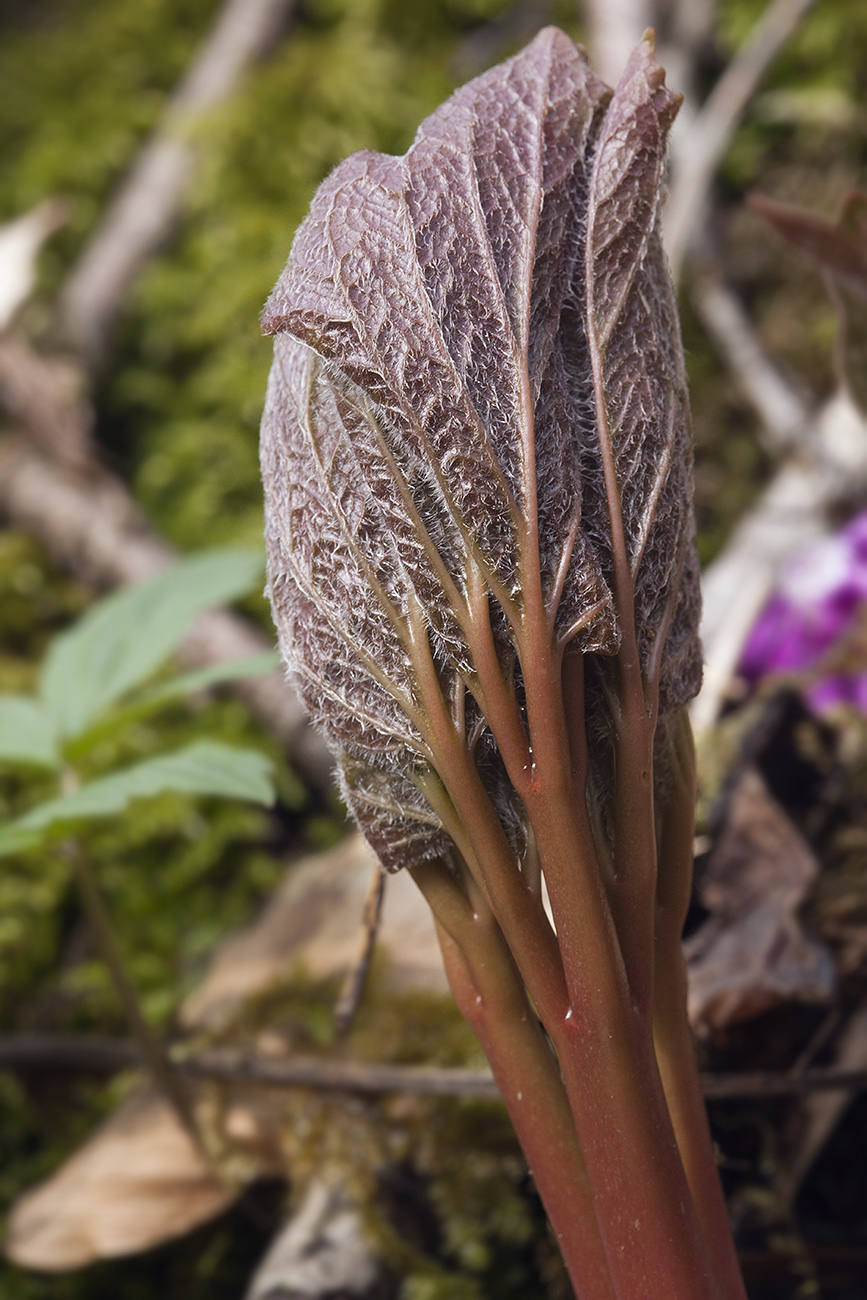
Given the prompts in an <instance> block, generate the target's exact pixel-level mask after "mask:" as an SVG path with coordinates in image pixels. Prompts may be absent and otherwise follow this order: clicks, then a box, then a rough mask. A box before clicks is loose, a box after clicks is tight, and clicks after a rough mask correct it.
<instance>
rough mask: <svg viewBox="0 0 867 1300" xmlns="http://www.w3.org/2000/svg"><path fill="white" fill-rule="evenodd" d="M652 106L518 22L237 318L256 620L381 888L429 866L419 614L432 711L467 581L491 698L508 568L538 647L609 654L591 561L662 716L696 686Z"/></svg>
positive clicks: (308, 228) (506, 644)
mask: <svg viewBox="0 0 867 1300" xmlns="http://www.w3.org/2000/svg"><path fill="white" fill-rule="evenodd" d="M678 102H679V100H678V97H677V96H675V95H673V94H671V93H670V92H669V91H667V90H666V89H665V88H664V85H663V74H662V71H661V69H660V68H659V67H658V66H657V64H656V63H655V62H654V60H653V55H652V48H651V46H650V44H649V42H645V43H643V44H642V45H641V46H640V47H639V48H638V50H637V51H636V53H635V54H634V55H633V57H632V59H631V61H630V64H629V66H628V67H627V69H626V72H625V73H624V77H623V79H622V80H621V83H620V85H619V86H618V88H617V90H616V91H615V92H614V93H613V96H612V92H611V90H610V89H609V88H608V87H607V86H605V85H604V84H603V83H602V82H601V81H599V80H598V79H597V78H596V77H595V76H594V75H593V73H592V72H591V71H590V69H589V67H588V65H587V59H586V55H585V53H584V51H583V50H582V49H581V48H580V47H578V46H576V45H575V44H573V42H572V41H571V40H570V39H569V38H568V37H566V36H565V35H564V34H563V33H562V32H560V31H558V30H557V29H555V28H547V29H545V30H544V31H542V32H541V33H540V34H539V36H538V37H537V38H536V39H535V40H534V41H533V42H532V44H531V45H529V46H528V47H527V48H526V49H525V50H524V51H523V52H522V53H520V54H518V55H517V56H516V57H515V58H513V59H510V60H509V61H507V62H506V63H503V64H501V65H499V66H498V67H495V68H493V69H492V70H491V71H490V72H488V73H486V74H485V75H484V76H481V77H479V78H477V79H476V80H475V81H472V82H470V83H469V84H468V85H466V86H464V87H463V88H462V89H461V90H459V91H458V92H457V93H456V94H455V95H453V96H452V98H451V99H450V100H448V101H447V103H445V104H443V105H442V106H441V107H440V108H439V109H438V110H437V111H436V112H435V113H434V114H433V115H432V116H431V117H430V118H428V119H427V121H425V122H424V123H422V126H421V127H420V129H419V132H418V134H417V136H416V140H415V143H414V144H413V145H412V147H411V148H410V149H409V151H408V152H407V153H406V155H405V156H404V157H402V158H394V157H389V156H385V155H382V154H376V153H369V152H364V153H358V154H354V155H353V156H352V157H350V158H348V159H347V160H346V161H345V162H344V163H342V164H341V165H340V166H339V167H338V168H336V170H335V171H334V172H332V174H331V175H330V176H329V177H328V178H327V179H326V181H325V182H324V183H323V184H322V186H321V187H320V189H319V190H318V192H317V194H316V195H315V197H314V199H313V203H312V206H311V211H310V214H309V216H308V217H307V218H306V220H305V221H304V222H303V223H302V225H301V227H300V229H299V230H298V233H297V235H296V238H295V242H294V245H293V248H292V251H291V254H290V257H289V261H288V264H287V267H286V269H285V271H284V273H283V275H282V276H281V278H280V280H279V282H278V284H277V286H276V288H275V290H274V292H273V294H272V296H271V298H270V300H269V302H268V304H267V307H266V309H265V313H264V318H263V326H264V329H265V330H266V332H268V333H271V334H273V335H275V344H274V366H273V369H272V372H271V378H270V382H269V388H268V397H267V403H266V408H265V414H264V418H263V424H262V466H263V477H264V482H265V489H266V540H267V548H268V555H269V582H270V592H271V600H272V605H273V610H274V616H275V621H276V624H277V627H278V630H279V634H280V641H281V648H282V651H283V654H284V657H285V659H286V662H287V664H288V665H289V668H290V671H291V672H292V674H293V675H294V678H295V680H296V683H297V685H298V687H299V689H300V691H301V694H302V696H303V697H304V699H305V701H306V703H307V706H308V708H309V709H310V711H311V713H312V715H313V717H314V719H316V720H317V721H318V723H319V724H320V725H321V726H322V727H323V729H324V730H325V731H326V733H327V735H328V736H329V737H330V738H331V740H332V743H333V744H334V746H335V748H336V749H337V750H338V751H339V753H340V755H341V756H342V757H341V761H340V770H341V773H342V777H341V779H342V784H343V789H344V793H345V795H346V797H347V799H348V801H349V804H350V807H351V808H352V810H353V812H354V813H355V815H356V817H357V819H358V821H359V823H360V825H361V827H362V829H363V830H364V831H365V833H366V834H367V836H368V838H369V840H370V842H371V843H372V845H373V847H374V848H375V849H376V850H377V852H378V853H379V854H380V857H381V859H382V861H383V862H384V863H385V865H386V866H388V867H392V868H395V867H397V866H399V865H401V863H402V862H405V861H406V860H408V857H409V858H413V857H414V858H415V859H416V860H417V859H418V858H420V857H424V856H428V855H432V854H435V853H438V852H441V851H442V850H443V848H444V847H445V845H446V843H447V839H446V837H445V836H444V833H443V832H442V830H441V829H440V827H439V823H438V821H437V818H436V816H435V815H434V814H433V812H432V811H431V809H430V808H429V807H428V805H427V803H426V801H425V800H424V798H423V796H422V795H421V794H420V793H419V791H418V777H419V776H420V775H423V774H424V773H425V772H426V771H429V770H430V768H431V767H435V761H436V760H435V754H434V753H433V752H432V749H431V747H430V744H429V738H428V736H427V734H426V728H425V716H424V711H423V709H422V707H421V703H420V698H419V692H418V686H417V669H416V661H415V659H414V655H413V646H414V644H417V643H414V641H413V632H412V628H413V626H416V627H417V620H416V622H415V623H414V621H413V620H414V615H415V614H416V613H417V612H418V611H421V613H422V615H423V618H424V626H425V627H426V630H427V636H428V638H429V642H430V647H431V651H432V655H433V659H434V662H435V664H436V670H437V673H438V676H439V680H440V684H441V686H442V691H443V695H444V697H445V698H446V699H447V700H452V699H454V700H457V699H459V698H461V697H462V696H463V686H462V683H464V682H468V683H469V684H470V687H471V688H472V680H473V677H472V675H473V654H472V648H471V642H472V640H473V637H472V630H471V628H470V629H469V630H468V611H467V601H466V593H467V591H468V589H469V588H470V586H473V585H474V586H475V587H476V588H477V587H478V584H479V583H482V584H483V586H485V587H487V589H488V591H489V592H490V597H491V598H490V608H491V621H492V626H493V629H494V636H495V641H496V644H497V646H498V651H499V654H500V659H501V662H502V663H503V664H504V665H505V667H506V669H507V671H508V672H509V673H514V674H518V678H517V680H518V686H519V689H520V665H519V663H518V661H517V657H516V655H515V651H514V648H513V647H512V644H511V642H512V634H511V631H510V628H512V627H514V625H515V622H516V620H519V619H520V617H521V611H522V607H523V606H522V602H523V592H524V591H525V590H526V589H527V588H526V583H527V581H528V575H529V574H530V573H531V570H532V568H533V566H535V567H536V570H537V574H536V575H534V576H536V577H537V580H538V577H539V576H540V577H541V589H542V592H543V594H544V597H545V601H546V606H547V608H546V617H547V620H548V623H549V625H550V628H551V629H552V634H553V635H554V636H556V637H558V638H559V639H560V640H561V642H564V643H565V642H567V641H569V642H571V644H572V646H573V647H574V648H575V649H577V650H580V651H581V652H583V653H584V654H592V655H594V657H596V658H597V661H598V662H600V663H604V659H603V658H602V657H604V656H612V655H615V654H616V653H617V650H618V646H619V643H620V631H621V624H620V618H619V615H618V608H617V591H616V582H615V561H614V557H615V553H616V552H617V548H618V546H619V547H620V551H621V552H623V551H624V549H625V552H626V556H627V564H628V569H629V572H630V574H631V580H632V582H633V583H634V595H635V606H636V612H637V616H638V619H639V624H640V629H641V631H640V646H641V650H642V656H643V659H644V661H645V663H646V664H647V665H648V666H649V667H652V665H653V663H654V656H656V659H657V661H658V662H657V671H660V667H659V666H660V665H661V680H662V697H663V703H664V707H665V708H666V709H670V708H673V707H677V706H679V705H680V704H681V703H683V702H684V700H685V699H687V698H688V697H689V696H690V695H691V694H692V693H694V691H695V689H696V688H697V684H698V683H697V675H698V673H699V672H700V668H699V656H698V642H697V636H696V624H697V615H698V598H697V569H696V566H695V562H694V545H693V540H692V514H691V482H690V477H691V463H690V439H689V416H688V407H687V398H686V388H685V381H684V374H683V364H682V356H681V345H680V336H679V329H678V324H677V318H676V314H675V308H674V303H673V298H672V292H671V288H670V284H669V280H668V275H667V271H666V268H665V265H664V261H663V255H662V250H661V244H660V240H659V235H658V231H657V208H658V200H659V190H660V182H661V174H662V168H663V163H664V154H665V138H666V134H667V131H668V128H669V126H670V123H671V121H672V119H673V117H674V114H675V112H676V109H677V105H678ZM600 403H601V406H602V407H603V408H604V410H600ZM606 457H608V460H609V461H610V462H611V463H612V464H613V465H614V467H615V474H616V483H617V486H616V488H615V489H614V496H613V497H612V493H611V490H610V488H608V489H607V488H606V476H605V463H606ZM609 477H610V476H609ZM615 516H616V519H615ZM684 575H686V579H687V580H686V581H685V582H683V581H682V578H683V576H684ZM679 592H681V593H682V594H680V595H678V593H679ZM672 612H673V617H672ZM663 642H664V643H665V645H664V648H663ZM470 706H471V707H470V708H469V709H468V711H467V724H466V725H467V728H468V732H471V733H472V734H468V743H477V742H479V740H480V737H481V744H480V745H479V753H484V762H483V764H482V767H483V769H484V777H485V780H486V783H487V784H488V787H489V789H490V791H491V793H492V797H493V798H494V801H495V804H496V805H497V806H498V807H499V808H500V810H501V814H502V816H503V819H504V823H506V824H507V825H509V824H510V823H511V825H509V829H510V831H511V832H512V833H513V838H514V832H513V826H514V823H515V822H516V820H518V818H517V817H516V809H515V807H514V803H515V800H514V796H512V798H511V799H510V796H509V794H508V793H506V794H504V793H503V786H504V773H503V770H502V764H500V763H499V762H498V759H497V756H496V753H495V752H494V754H493V756H492V753H491V748H492V747H491V744H490V738H489V737H485V735H484V721H483V719H480V718H479V717H478V716H477V711H475V712H474V710H473V707H472V701H471V700H470Z"/></svg>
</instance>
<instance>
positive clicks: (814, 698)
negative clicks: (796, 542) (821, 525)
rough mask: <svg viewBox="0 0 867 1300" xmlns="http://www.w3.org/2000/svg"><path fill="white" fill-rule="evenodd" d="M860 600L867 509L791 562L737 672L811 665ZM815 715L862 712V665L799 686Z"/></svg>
mask: <svg viewBox="0 0 867 1300" xmlns="http://www.w3.org/2000/svg"><path fill="white" fill-rule="evenodd" d="M865 603H867V511H863V512H862V513H861V514H859V515H856V516H855V518H854V519H853V520H852V521H851V522H850V523H849V524H847V526H846V527H845V528H843V529H841V531H840V532H838V533H835V534H834V535H833V536H831V537H824V538H821V539H819V540H817V541H814V542H810V543H808V545H806V546H804V547H803V548H802V550H800V551H798V553H797V554H796V555H794V556H792V557H791V559H790V560H788V561H787V562H786V563H785V564H784V565H783V567H782V569H781V571H780V577H779V581H778V584H777V587H776V590H775V591H774V593H773V595H772V596H771V598H770V600H769V601H768V603H767V604H766V605H765V608H764V609H763V610H762V612H761V614H760V615H759V617H758V619H757V620H756V622H755V624H754V625H753V629H752V631H751V633H750V635H749V638H748V640H747V643H746V645H745V647H744V650H743V654H742V656H741V661H740V665H739V672H740V674H741V676H742V677H744V678H745V679H746V680H747V681H748V682H749V683H750V684H751V685H755V684H757V683H758V682H759V680H760V679H761V678H763V677H769V676H773V675H775V674H780V673H785V674H794V673H804V672H809V670H811V669H813V668H815V667H816V666H817V665H818V664H820V662H821V660H822V659H823V658H824V657H825V656H826V655H827V654H828V653H829V652H830V651H832V650H833V649H834V647H835V646H836V645H837V644H838V643H839V642H840V640H841V639H842V638H843V637H844V636H845V635H846V634H847V633H848V632H849V631H850V630H851V629H852V628H853V627H854V625H855V623H856V620H857V618H858V614H859V611H860V610H861V609H862V607H863V606H864V605H865ZM804 694H805V697H806V699H807V701H808V703H809V704H810V705H811V707H812V708H813V709H814V711H815V712H817V713H824V712H827V711H828V710H829V709H832V708H834V707H836V706H838V705H840V704H848V705H850V706H854V707H855V708H857V709H859V710H860V711H861V712H862V713H865V714H867V662H865V663H864V664H863V666H862V665H861V664H855V665H851V664H847V666H846V670H845V671H839V670H837V669H836V668H835V669H833V670H831V671H829V672H828V673H827V674H822V675H821V677H820V678H819V679H818V680H814V681H812V682H811V683H810V685H809V686H807V688H806V689H805V692H804Z"/></svg>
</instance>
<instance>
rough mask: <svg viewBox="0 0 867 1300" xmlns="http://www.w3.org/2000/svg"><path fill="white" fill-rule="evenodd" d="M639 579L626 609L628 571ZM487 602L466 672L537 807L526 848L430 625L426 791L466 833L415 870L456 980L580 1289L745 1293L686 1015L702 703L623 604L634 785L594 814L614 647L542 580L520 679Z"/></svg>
mask: <svg viewBox="0 0 867 1300" xmlns="http://www.w3.org/2000/svg"><path fill="white" fill-rule="evenodd" d="M528 568H530V570H531V571H532V566H528ZM618 587H619V590H618V592H617V595H618V605H619V612H622V611H624V610H625V608H626V601H627V600H628V599H629V595H630V592H629V575H628V571H627V572H625V573H624V574H623V575H622V582H620V583H618ZM486 611H487V607H486V606H485V607H484V611H483V607H482V606H481V605H477V606H476V608H475V610H474V614H475V618H474V619H473V620H471V621H468V622H467V623H466V625H465V631H466V634H467V636H468V639H469V640H470V643H471V647H472V650H473V653H474V662H475V673H474V674H473V675H472V677H470V678H468V679H467V689H469V690H471V691H472V693H473V694H474V695H475V696H476V698H477V700H478V701H479V703H480V704H481V706H482V708H483V710H484V713H485V717H486V719H487V722H488V724H489V726H490V728H491V732H492V733H493V737H494V739H495V741H496V743H497V746H498V748H499V751H500V754H501V755H502V758H503V761H504V764H505V767H506V770H507V773H508V777H509V780H510V781H511V783H512V785H513V787H514V790H515V792H516V794H517V795H518V797H519V798H520V800H521V803H522V805H523V807H524V809H525V810H526V819H527V824H528V836H529V840H528V847H527V851H526V852H525V854H524V856H523V859H522V860H519V859H518V857H517V856H516V854H515V851H514V848H513V846H512V844H510V842H509V840H508V838H507V836H506V833H505V831H504V828H503V826H502V824H501V821H500V819H499V818H498V816H497V813H496V811H495V808H494V805H493V802H492V800H491V798H490V796H489V794H488V792H487V790H486V788H485V784H484V782H483V780H482V777H481V776H480V773H479V770H478V767H477V764H476V761H475V758H474V755H473V753H472V750H471V746H470V745H469V744H468V742H467V737H466V736H465V735H464V734H463V732H462V728H461V719H462V717H463V714H464V710H462V709H455V708H454V705H453V701H452V702H451V705H450V704H449V703H447V702H446V700H445V698H444V696H443V693H442V691H441V690H440V686H439V682H438V679H437V673H436V670H435V666H434V662H433V658H432V657H431V656H430V654H429V652H428V651H427V650H426V646H427V641H426V638H423V637H421V636H419V637H418V638H416V640H415V648H416V666H417V671H418V681H419V683H420V704H421V708H422V712H423V715H424V718H425V730H426V733H427V734H426V741H427V743H428V745H429V748H430V751H431V754H432V756H433V759H434V771H435V774H431V775H430V776H428V777H426V778H424V784H423V788H424V792H425V794H426V796H427V798H428V799H429V801H430V803H431V805H432V806H433V807H434V809H435V810H436V812H437V813H438V815H439V817H440V818H441V821H442V824H443V826H444V827H445V828H446V830H447V831H448V832H449V834H450V836H451V838H452V840H453V842H454V845H455V851H454V853H453V854H452V855H451V856H443V857H441V858H439V859H435V860H433V861H429V862H425V863H421V864H419V865H417V866H415V867H414V868H412V873H413V875H414V877H415V880H416V882H417V883H418V885H419V887H420V888H421V889H422V891H423V892H424V894H425V896H426V898H427V899H428V901H429V903H430V906H431V908H432V910H433V913H434V916H435V918H436V922H437V926H438V929H439V932H440V936H441V942H442V947H443V953H444V957H445V963H446V968H447V972H448V976H449V980H450V983H451V987H452V990H453V992H454V995H455V998H456V1000H457V1002H458V1005H459V1006H460V1008H461V1010H462V1012H463V1014H464V1015H465V1016H466V1018H467V1020H468V1021H469V1023H470V1024H471V1026H472V1027H473V1029H474V1030H475V1032H476V1033H477V1035H478V1037H479V1040H480V1042H481V1044H482V1046H483V1048H484V1050H485V1053H486V1055H487V1057H488V1059H489V1061H490V1064H491V1067H492V1070H493V1072H494V1075H495V1077H496V1079H497V1082H498V1085H499V1087H500V1091H501V1093H502V1096H503V1100H504V1102H505V1104H506V1106H507V1108H508V1110H509V1113H510V1115H511V1117H512V1120H513V1122H514V1125H515V1129H516V1132H517V1134H518V1137H519V1140H520V1141H521V1143H522V1145H523V1147H524V1150H525V1152H526V1155H527V1158H528V1161H529V1163H530V1166H531V1169H532V1172H533V1175H534V1177H535V1180H536V1183H537V1186H538V1188H539V1191H540V1194H541V1196H542V1198H543V1201H544V1203H545V1205H546V1208H547V1211H548V1213H549V1216H550V1219H551V1223H552V1225H553V1227H554V1231H555V1233H556V1235H557V1239H558V1241H559V1243H560V1246H561V1248H562V1251H563V1255H564V1258H565V1260H566V1263H567V1267H568V1269H569V1272H570V1276H571V1278H572V1281H573V1284H574V1287H575V1290H576V1294H577V1295H578V1297H579V1298H580V1300H613V1298H614V1297H617V1300H744V1295H745V1293H744V1289H743V1283H742V1281H741V1278H740V1273H739V1270H738V1265H737V1260H736V1257H735V1251H734V1247H733V1243H732V1238H731V1234H730V1230H729V1227H728V1221H727V1215H726V1208H725V1202H724V1199H723V1195H722V1191H721V1188H720V1184H719V1180H718V1177H717V1173H716V1168H715V1165H714V1158H713V1148H712V1144H711V1140H710V1136H709V1132H708V1127H707V1119H706V1116H705V1112H704V1105H703V1102H702V1098H701V1092H700V1087H699V1080H698V1072H697V1065H696V1061H695V1057H694V1053H693V1047H692V1040H691V1035H690V1030H689V1025H688V1022H687V1018H686V985H685V973H684V965H683V958H682V954H681V948H680V933H681V928H682V925H683V920H684V917H685V913H686V908H687V905H688V901H689V890H690V880H691V870H692V837H693V819H694V801H695V783H694V759H693V751H692V742H691V735H690V730H689V723H688V720H687V718H686V715H685V714H684V713H682V712H681V713H679V714H677V715H675V716H674V717H673V718H668V719H664V720H663V721H662V722H661V723H660V724H659V726H657V712H658V709H657V700H658V683H657V682H655V681H654V680H652V678H651V677H650V676H649V674H648V672H647V671H642V668H641V665H640V658H639V652H638V646H637V643H636V634H635V630H634V620H633V619H632V618H631V617H628V616H627V617H625V618H623V617H622V616H621V619H620V624H621V628H622V629H623V641H622V644H621V648H620V652H619V654H618V656H617V660H616V671H615V672H614V674H611V673H609V681H611V680H613V681H614V682H615V686H614V689H613V692H609V694H610V696H611V703H612V706H613V707H612V714H613V717H612V726H611V744H612V747H613V772H614V778H613V781H614V789H613V790H612V791H611V792H610V798H609V799H608V804H607V808H606V809H605V810H601V811H599V812H598V813H597V815H596V816H593V815H591V802H592V801H591V800H590V799H589V798H588V774H589V763H588V740H587V735H586V728H585V711H584V707H583V696H584V689H585V674H587V673H589V672H591V671H596V670H597V668H599V664H598V663H594V661H591V660H585V659H584V658H583V657H582V656H581V655H579V654H576V653H574V652H569V651H567V650H566V649H565V647H564V646H562V645H558V643H557V641H556V639H555V638H554V636H553V628H552V620H551V616H550V613H549V612H546V610H545V606H544V603H543V601H542V593H541V590H540V589H537V591H536V592H535V593H534V592H533V591H532V590H531V589H526V588H525V592H524V602H523V608H522V611H521V613H520V616H519V617H517V618H516V619H515V621H514V622H513V624H512V629H511V631H512V637H513V639H514V644H515V646H516V649H517V653H518V661H519V664H520V669H521V674H520V680H521V690H520V695H519V692H518V690H517V689H516V687H515V684H514V677H513V675H511V674H508V673H507V671H506V670H505V669H504V668H502V667H501V665H500V663H499V661H498V659H497V656H496V655H495V654H493V653H492V646H493V634H492V631H491V626H490V620H489V616H488V615H487V612H486ZM425 660H426V662H425ZM657 730H658V731H659V734H658V735H657V734H656V733H657ZM655 760H656V762H657V763H663V764H664V767H665V780H664V781H658V780H656V779H655V776H654V762H655ZM661 792H662V793H661ZM543 887H544V890H545V891H546V892H547V896H548V899H549V900H550V916H551V918H552V920H553V924H552V921H551V920H549V915H548V912H547V911H546V908H545V906H544V900H543Z"/></svg>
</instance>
